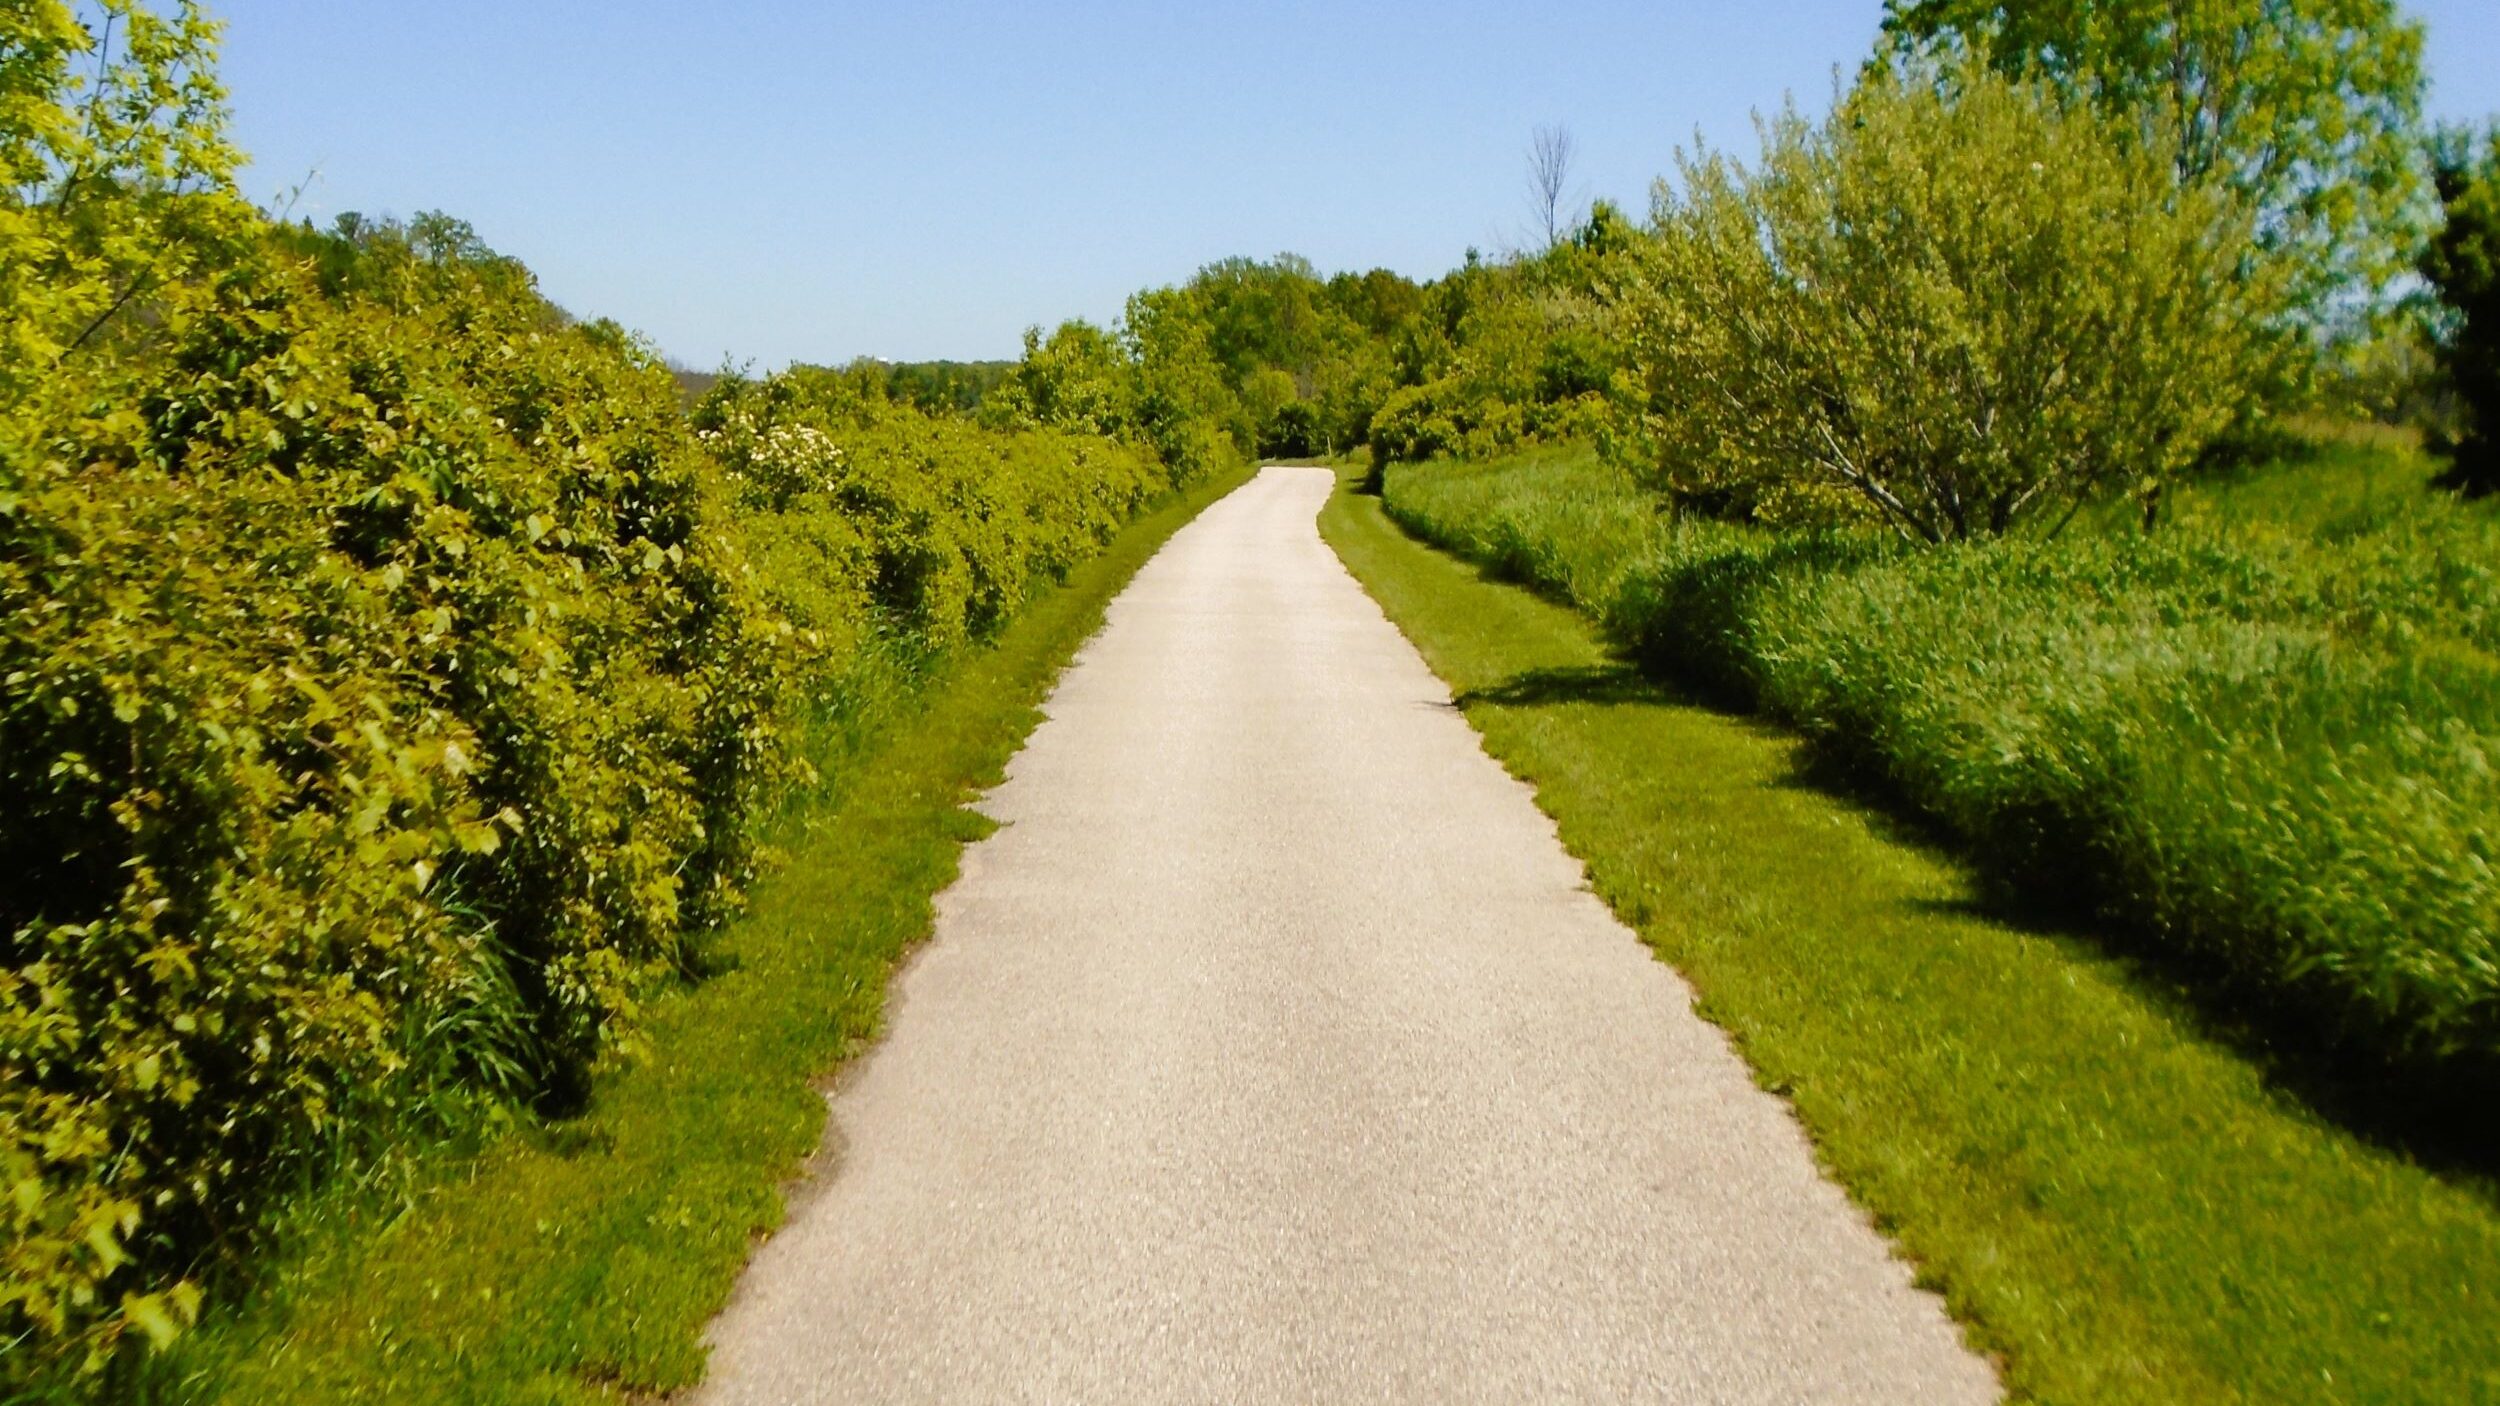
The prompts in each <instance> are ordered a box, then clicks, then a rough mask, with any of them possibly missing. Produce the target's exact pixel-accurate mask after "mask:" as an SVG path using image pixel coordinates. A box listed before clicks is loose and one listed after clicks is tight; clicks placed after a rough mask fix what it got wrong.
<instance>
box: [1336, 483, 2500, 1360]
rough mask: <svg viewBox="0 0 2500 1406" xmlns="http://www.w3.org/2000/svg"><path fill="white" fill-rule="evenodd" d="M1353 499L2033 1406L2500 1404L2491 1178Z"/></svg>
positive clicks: (1384, 551) (1715, 993)
mask: <svg viewBox="0 0 2500 1406" xmlns="http://www.w3.org/2000/svg"><path fill="white" fill-rule="evenodd" d="M1353 481H1354V478H1353V476H1351V475H1349V476H1347V477H1346V478H1344V479H1342V480H1341V488H1340V491H1339V493H1338V494H1337V496H1336V497H1335V498H1334V499H1332V500H1331V502H1330V503H1329V505H1328V508H1327V510H1326V512H1325V513H1324V514H1323V516H1322V519H1321V523H1322V528H1323V531H1324V533H1325V535H1326V536H1327V538H1328V540H1329V541H1330V543H1331V544H1332V545H1333V546H1334V547H1335V548H1336V550H1337V552H1338V553H1339V555H1340V556H1341V557H1343V558H1344V560H1345V562H1346V564H1347V565H1348V567H1349V568H1351V569H1352V570H1353V572H1354V574H1355V575H1356V576H1357V577H1358V578H1359V579H1360V580H1361V581H1362V582H1363V584H1364V586H1365V587H1366V588H1367V589H1368V590H1369V591H1370V592H1371V593H1372V595H1373V596H1374V598H1375V599H1377V600H1378V601H1379V602H1380V604H1381V606H1382V607H1383V608H1384V609H1385V610H1386V611H1387V613H1388V615H1389V617H1390V618H1391V619H1392V620H1393V621H1395V622H1396V623H1397V624H1398V626H1399V627H1400V628H1401V629H1403V630H1404V631H1405V632H1406V634H1407V636H1408V638H1410V639H1411V640H1413V641H1414V642H1415V644H1416V646H1417V647H1418V648H1419V649H1420V650H1421V651H1422V653H1423V654H1424V657H1425V658H1426V659H1427V660H1428V661H1429V662H1430V663H1431V665H1432V666H1433V668H1434V669H1435V670H1436V671H1437V672H1439V673H1440V675H1441V676H1442V677H1443V678H1444V679H1445V680H1447V681H1448V682H1449V684H1450V686H1451V688H1452V690H1453V691H1454V692H1455V693H1457V694H1458V695H1459V697H1460V699H1461V702H1462V706H1463V708H1464V709H1465V712H1466V714H1467V717H1468V719H1469V721H1470V722H1472V723H1473V724H1474V726H1475V727H1476V728H1477V730H1478V731H1479V732H1480V733H1481V734H1482V735H1483V736H1484V739H1485V744H1486V746H1487V748H1488V750H1490V751H1491V752H1492V754H1493V755H1494V756H1495V757H1497V758H1499V759H1500V760H1501V761H1502V762H1503V764H1504V765H1506V766H1508V767H1509V768H1510V769H1511V770H1512V771H1513V772H1514V773H1516V774H1517V775H1519V776H1520V777H1521V778H1523V779H1524V780H1526V781H1528V782H1529V783H1531V784H1532V785H1534V786H1535V787H1536V789H1537V795H1538V799H1539V803H1540V804H1541V805H1542V806H1544V808H1545V809H1546V810H1547V811H1548V812H1550V813H1551V814H1552V815H1553V816H1554V817H1555V819H1556V821H1557V823H1558V824H1559V827H1560V829H1561V833H1562V838H1563V841H1564V843H1565V844H1566V845H1567V846H1568V847H1569V848H1570V849H1571V851H1572V853H1573V854H1575V855H1577V856H1579V857H1580V858H1581V859H1582V860H1583V861H1584V862H1585V863H1586V864H1587V865H1588V868H1589V873H1590V877H1591V881H1592V883H1593V885H1594V887H1595V888H1596V890H1597V892H1598V893H1599V894H1600V895H1601V896H1602V897H1603V898H1604V899H1605V900H1606V901H1607V902H1608V903H1609V904H1611V905H1612V906H1613V908H1614V910H1615V911H1616V912H1617V913H1618V914H1619V915H1621V916H1622V917H1623V919H1624V920H1625V921H1626V922H1627V923H1629V924H1630V925H1631V926H1633V927H1634V928H1635V929H1637V930H1638V931H1639V932H1640V934H1641V935H1642V937H1643V938H1644V940H1646V941H1647V942H1649V943H1650V944H1651V946H1652V947H1654V948H1655V949H1656V951H1657V952H1658V954H1659V955H1660V956H1661V957H1662V958H1664V959H1665V960H1667V961H1669V962H1671V963H1673V964H1674V965H1675V966H1676V967H1677V968H1679V969H1680V970H1681V971H1683V973H1684V974H1685V975H1686V976H1687V977H1688V978H1689V979H1690V980H1691V981H1692V983H1693V985H1694V987H1695V988H1696V990H1697V991H1698V992H1699V993H1700V1000H1701V1009H1702V1012H1703V1013H1704V1014H1705V1015H1706V1016H1708V1017H1709V1018H1710V1019H1711V1020H1713V1021H1715V1022H1717V1023H1718V1024H1719V1025H1720V1026H1722V1027H1723V1028H1725V1029H1726V1030H1727V1031H1728V1032H1729V1033H1730V1034H1731V1035H1732V1036H1733V1037H1734V1039H1735V1040H1736V1042H1737V1044H1738V1045H1739V1047H1740V1048H1741V1049H1742V1050H1743V1052H1744V1054H1745V1057H1746V1058H1747V1060H1748V1061H1750V1063H1751V1064H1752V1066H1753V1069H1754V1071H1755V1075H1756V1077H1757V1079H1758V1080H1759V1081H1760V1082H1761V1083H1762V1084H1763V1085H1764V1086H1765V1087H1767V1088H1770V1089H1772V1090H1774V1091H1776V1092H1779V1093H1781V1094H1784V1095H1785V1096H1787V1097H1788V1099H1789V1100H1790V1101H1791V1102H1792V1104H1793V1105H1794V1106H1795V1108H1796V1110H1797V1113H1798V1115H1799V1117H1800V1118H1801V1119H1802V1120H1803V1122H1804V1124H1805V1126H1806V1128H1807V1130H1808V1131H1809V1133H1810V1134H1811V1135H1812V1137H1813V1140H1814V1143H1815V1146H1816V1148H1817V1150H1818V1153H1819V1155H1820V1156H1821V1158H1822V1159H1823V1161H1824V1164H1825V1166H1826V1167H1827V1168H1828V1170H1829V1171H1830V1172H1831V1173H1832V1174H1833V1175H1834V1176H1835V1177H1836V1178H1837V1179H1838V1180H1839V1181H1840V1182H1841V1183H1842V1184H1843V1185H1845V1186H1847V1187H1848V1188H1849V1189H1850V1191H1851V1193H1852V1194H1853V1195H1854V1196H1855V1197H1856V1198H1857V1200H1858V1201H1859V1203H1860V1204H1861V1205H1863V1206H1864V1207H1865V1208H1866V1209H1867V1210H1868V1211H1869V1212H1870V1213H1871V1214H1872V1215H1873V1217H1874V1218H1875V1220H1876V1221H1877V1223H1878V1224H1879V1225H1881V1226H1882V1227H1883V1228H1884V1229H1885V1230H1886V1231H1887V1232H1888V1233H1889V1234H1890V1235H1891V1236H1892V1237H1893V1239H1894V1241H1895V1243H1896V1244H1898V1245H1899V1246H1900V1248H1901V1250H1902V1251H1903V1253H1904V1254H1905V1255H1906V1256H1907V1257H1908V1258H1909V1259H1910V1260H1911V1261H1912V1262H1913V1263H1914V1264H1916V1265H1917V1267H1918V1271H1919V1275H1920V1278H1921V1280H1922V1282H1924V1283H1926V1284H1927V1285H1929V1286H1930V1287H1932V1288H1935V1289H1937V1290H1939V1291H1940V1292H1942V1293H1943V1295H1944V1296H1945V1298H1946V1300H1947V1302H1948V1303H1949V1305H1950V1306H1951V1308H1952V1311H1953V1313H1954V1314H1955V1315H1956V1317H1958V1318H1959V1319H1960V1320H1961V1321H1962V1322H1963V1323H1964V1325H1965V1327H1966V1332H1967V1333H1968V1335H1969V1337H1970V1339H1971V1341H1972V1342H1973V1343H1974V1344H1975V1345H1976V1346H1978V1347H1979V1348H1980V1349H1982V1350H1983V1351H1986V1352H1989V1353H1991V1354H1993V1355H1994V1356H1995V1357H1996V1358H1997V1360H1998V1362H1999V1364H2000V1367H2001V1371H2002V1373H2003V1376H2004V1379H2005V1382H2006V1384H2007V1386H2008V1388H2009V1390H2010V1391H2011V1392H2012V1393H2013V1394H2014V1396H2015V1397H2016V1398H2017V1399H2022V1400H2037V1401H2045V1402H2061V1403H2062V1402H2093V1403H2102V1402H2108V1403H2116V1402H2144V1403H2178V1402H2250V1403H2256V1402H2268V1403H2274V1402H2355V1403H2360V1402H2371V1403H2379V1402H2390V1403H2392V1402H2426V1403H2427V1402H2439V1403H2457V1402H2500V1207H2495V1205H2494V1202H2493V1200H2492V1198H2491V1196H2490V1193H2489V1190H2488V1188H2485V1187H2477V1186H2475V1185H2472V1184H2469V1183H2463V1182H2453V1181H2448V1180H2443V1179H2442V1178H2441V1177H2439V1176H2436V1175H2434V1174H2432V1173H2431V1172H2428V1171H2425V1170H2423V1169H2422V1168H2420V1167H2418V1166H2416V1165H2414V1164H2412V1163H2410V1162H2408V1161H2407V1160H2405V1159H2404V1158H2403V1157H2402V1156H2400V1155H2397V1154H2395V1153H2392V1152H2389V1151H2387V1150H2384V1149H2382V1148H2380V1147H2378V1146H2376V1145H2373V1144H2371V1143H2369V1142H2365V1141H2363V1140H2361V1139H2359V1138H2356V1137H2355V1136H2353V1135H2352V1134H2350V1133H2348V1132H2346V1131H2344V1130H2342V1129H2340V1128H2337V1127H2335V1126H2333V1125H2330V1124H2328V1123H2326V1122H2324V1121H2323V1120H2321V1119H2320V1118H2318V1117H2317V1116H2316V1115H2314V1114H2312V1113H2310V1112H2308V1111H2306V1110H2305V1109H2303V1108H2302V1107H2301V1106H2299V1105H2298V1104H2297V1103H2295V1102H2294V1101H2292V1100H2290V1099H2288V1098H2286V1097H2284V1096H2282V1095H2280V1094H2279V1093H2278V1092H2276V1091H2275V1090H2273V1089H2271V1088H2269V1087H2268V1086H2267V1084H2266V1082H2265V1080H2264V1079H2263V1077H2262V1076H2261V1074H2260V1073H2259V1072H2258V1071H2257V1069H2256V1068H2255V1067H2253V1066H2252V1065H2251V1064H2249V1063H2248V1062H2247V1061H2245V1060H2244V1059H2242V1058H2241V1057H2239V1056H2238V1055H2235V1054H2233V1053H2232V1052H2230V1051H2229V1050H2227V1049H2226V1048H2224V1047H2222V1046H2220V1045H2217V1044H2215V1043H2213V1042H2211V1041H2209V1040H2207V1039H2205V1038H2202V1037H2200V1035H2199V1034H2197V1033H2196V1030H2195V1027H2194V1025H2193V1021H2192V1017H2191V1016H2190V1015H2189V1014H2188V1008H2187V1007H2186V1005H2185V1004H2184V1003H2183V1002H2180V1001H2177V1000H2175V999H2173V998H2171V997H2169V996H2167V995H2165V994H2164V992H2163V991H2162V990H2161V988H2160V987H2159V985H2158V984H2157V983H2156V982H2155V981H2153V980H2152V979H2150V978H2148V977H2146V976H2145V975H2143V974H2141V973H2139V972H2137V971H2135V970H2134V969H2132V968H2130V967H2129V966H2127V965H2126V964H2124V963H2123V962H2121V961H2120V960H2118V959H2115V958H2113V957H2111V956H2109V955H2108V954H2107V953H2106V952H2105V951H2103V950H2102V949H2101V947H2100V946H2099V945H2098V944H2095V943H2093V942H2090V941H2088V940H2084V939H2080V938H2075V937H2068V936H2061V935H2058V934H2055V933H2047V932H2037V931H2028V930H2024V929H2021V928H2018V927H2013V926H2008V925H2007V924H2005V923H2003V922H2000V921H1998V920H1996V919H1995V918H1993V917H1991V916H1989V915H1988V914H1987V912H1986V911H1985V910H1984V909H1983V908H1982V906H1981V903H1980V899H1979V894H1978V890H1977V888H1976V886H1975V885H1974V884H1973V882H1972V880H1971V877H1970V876H1969V874H1968V873H1967V872H1966V871H1965V870H1964V869H1963V868H1961V867H1959V866H1958V865H1957V864H1955V863H1954V862H1952V861H1951V860H1949V859H1948V858H1946V857H1944V856H1942V855H1940V854H1938V853H1937V852H1935V851H1933V850H1931V849H1929V848H1926V847H1923V846H1922V845H1921V844H1919V843H1916V842H1915V841H1913V840H1912V839H1910V838H1907V837H1905V836H1903V835H1901V834H1899V833H1898V832H1897V829H1896V827H1894V826H1892V825H1890V824H1889V823H1887V822H1886V821H1885V820H1884V819H1882V818H1881V817H1879V816H1876V815H1873V814H1871V813H1869V812H1867V811H1866V810H1863V809H1861V808H1859V807H1857V806H1854V805H1852V804H1850V803H1848V802H1846V801H1843V800H1840V799H1836V798H1835V797H1833V796H1831V795H1829V794H1827V793H1825V792H1822V791H1820V790H1817V789H1815V788H1814V787H1812V786H1811V785H1809V784H1807V783H1806V782H1805V781H1803V780H1802V779H1801V778H1802V776H1803V774H1804V768H1805V765H1806V758H1805V756H1804V754H1803V752H1802V750H1801V745H1800V744H1799V743H1798V742H1797V741H1796V740H1794V739H1793V738H1791V737H1790V736H1788V735H1786V734H1784V733H1781V732H1779V731H1778V730H1775V729H1773V728H1771V727H1769V726H1767V725H1764V724H1761V723H1758V722H1754V721H1751V720H1746V719H1741V718H1735V717H1731V716H1728V715H1726V714H1723V713H1719V712H1714V711H1711V710H1708V709H1704V708H1699V707H1694V706H1689V705H1687V704H1686V703H1684V702H1682V701H1680V700H1679V699H1678V697H1676V696H1675V695H1673V694H1672V693H1670V692H1669V691H1667V690H1666V689H1664V688H1662V687H1661V686H1660V685H1658V684H1657V683H1655V682H1654V681H1652V680H1650V679H1648V678H1646V677H1644V676H1642V675H1641V674H1639V673H1638V672H1636V671H1634V670H1632V669H1630V668H1627V667H1625V666H1624V665H1622V664H1621V663H1620V662H1618V661H1617V660H1616V659H1615V658H1614V657H1613V656H1612V655H1611V654H1610V653H1609V652H1608V650H1607V649H1606V647H1605V646H1604V645H1603V643H1602V642H1601V640H1600V638H1599V636H1598V634H1597V631H1596V629H1595V628H1594V627H1593V626H1592V625H1590V624H1589V623H1588V622H1587V621H1586V620H1585V619H1584V618H1583V617H1581V616H1580V615H1578V614H1576V613H1575V612H1573V611H1571V610H1568V609H1565V608H1564V607H1562V606H1559V605H1555V604H1553V603H1551V602H1548V601H1545V600H1542V599H1539V598H1538V597H1536V596H1534V595H1533V594H1531V593H1530V592H1528V591H1526V590H1524V589H1521V588H1518V587H1515V586H1510V585H1505V584H1501V583H1499V582H1496V581H1493V580H1490V579H1488V578H1486V577H1485V576H1483V575H1482V574H1481V573H1479V572H1478V571H1477V570H1476V569H1475V568H1474V567H1472V566H1469V565H1467V564H1465V563H1463V562H1461V561H1459V560H1458V559H1456V558H1453V557H1450V556H1447V555H1444V554H1442V553H1440V552H1438V551H1436V550H1434V549H1432V548H1430V547H1427V546H1424V545H1422V544H1420V543H1418V542H1415V541H1413V540H1412V539H1410V538H1408V537H1406V536H1405V535H1404V534H1403V533H1401V532H1400V531H1399V529H1398V528H1397V527H1396V526H1395V525H1394V524H1393V523H1391V522H1390V521H1389V520H1388V518H1387V517H1386V516H1385V514H1384V513H1383V512H1382V510H1381V506H1380V503H1379V500H1378V499H1376V498H1372V497H1367V496H1362V495H1359V494H1355V493H1352V492H1349V491H1346V487H1347V486H1348V485H1351V483H1352V482H1353ZM1731 1311H1741V1310H1740V1309H1738V1308H1736V1307H1735V1306H1731Z"/></svg>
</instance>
